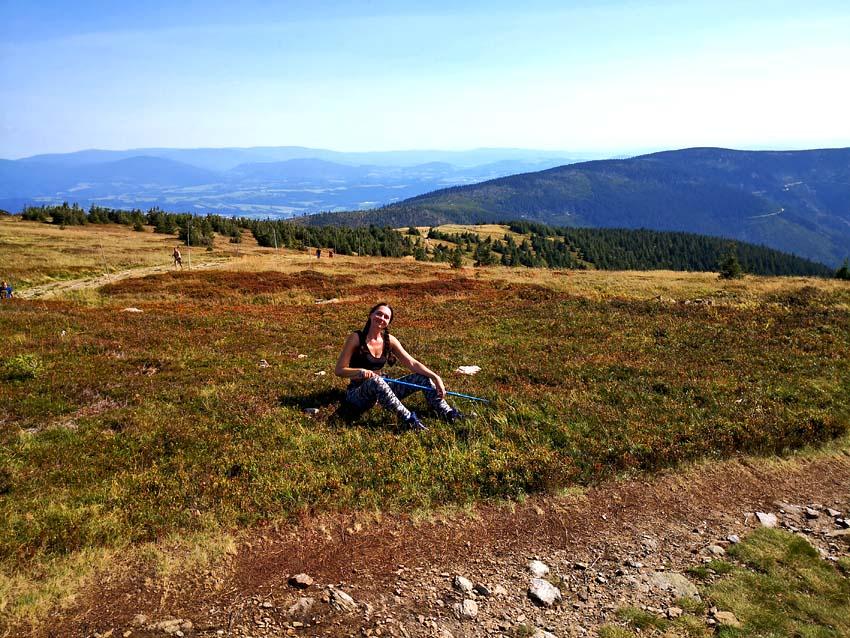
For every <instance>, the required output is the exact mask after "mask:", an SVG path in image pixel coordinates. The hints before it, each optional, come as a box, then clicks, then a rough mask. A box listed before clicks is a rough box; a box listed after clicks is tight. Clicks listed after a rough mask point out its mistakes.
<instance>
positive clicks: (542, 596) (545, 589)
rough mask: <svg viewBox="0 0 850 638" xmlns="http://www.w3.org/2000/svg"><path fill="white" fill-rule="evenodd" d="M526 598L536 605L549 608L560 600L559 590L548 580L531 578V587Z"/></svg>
mask: <svg viewBox="0 0 850 638" xmlns="http://www.w3.org/2000/svg"><path fill="white" fill-rule="evenodd" d="M528 596H529V598H531V600H532V601H534V602H535V603H537V604H540V605H544V606H545V607H551V606H552V605H554V604H555V603H559V602H561V600H562V596H561V590H560V589H558V588H557V587H555V586H554V585H553V584H552V583H550V582H549V581H548V580H543V579H542V578H532V579H531V586H530V587H529V588H528Z"/></svg>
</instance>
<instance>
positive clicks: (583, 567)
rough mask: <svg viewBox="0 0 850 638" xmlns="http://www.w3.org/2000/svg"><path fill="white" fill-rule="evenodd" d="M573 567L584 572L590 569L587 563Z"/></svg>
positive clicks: (574, 564) (576, 564) (575, 564)
mask: <svg viewBox="0 0 850 638" xmlns="http://www.w3.org/2000/svg"><path fill="white" fill-rule="evenodd" d="M573 567H575V568H576V569H578V570H579V571H584V570H586V569H587V568H588V567H590V565H588V564H587V563H573Z"/></svg>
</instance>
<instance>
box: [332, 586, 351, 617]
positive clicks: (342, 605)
mask: <svg viewBox="0 0 850 638" xmlns="http://www.w3.org/2000/svg"><path fill="white" fill-rule="evenodd" d="M328 589H329V590H330V601H329V602H330V605H331V607H333V608H334V609H336V610H337V611H344V612H351V611H355V610H356V609H357V603H356V602H354V599H353V598H352V597H351V596H349V595H348V594H346V593H345V592H344V591H342V590H341V589H336V588H335V587H329V588H328Z"/></svg>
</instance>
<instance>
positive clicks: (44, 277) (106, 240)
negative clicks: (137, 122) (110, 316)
mask: <svg viewBox="0 0 850 638" xmlns="http://www.w3.org/2000/svg"><path fill="white" fill-rule="evenodd" d="M177 243H178V240H177V237H176V236H174V235H160V234H156V233H154V232H153V230H152V229H151V228H150V227H146V228H145V232H135V231H134V230H133V229H132V228H130V227H128V226H121V225H118V224H103V225H100V224H97V225H95V224H89V225H86V226H68V227H66V228H64V229H63V228H60V227H59V226H53V225H52V224H44V223H40V222H30V221H25V220H22V219H21V218H20V217H0V253H2V255H3V266H2V268H3V271H2V273H0V277H2V278H4V279H7V280H9V281H11V282H12V285H13V286H14V287H15V288H16V289H18V290H22V289H26V288H30V287H32V286H37V285H40V284H45V283H48V282H51V281H56V280H68V279H77V278H82V277H92V276H96V275H104V274H110V273H116V272H119V271H124V270H128V269H134V268H144V267H151V266H164V267H168V266H170V265H171V251H172V249H173V248H174V246H175V245H177ZM258 250H260V249H259V248H258V247H257V244H256V242H255V241H254V238H253V237H251V236H250V234H246V235H243V242H242V244H239V245H236V244H230V243H228V242H227V240H226V239H221V238H219V239H217V241H216V249H215V250H214V251H213V252H212V253H209V252H206V251H205V250H203V249H197V248H195V249H192V250H191V251H190V250H188V249H186V248H185V247H184V248H183V255H184V263H187V265H188V262H189V261H191V260H195V261H200V260H204V261H210V260H226V259H230V258H233V257H236V256H237V255H239V254H243V255H244V254H253V253H255V252H257V251H258Z"/></svg>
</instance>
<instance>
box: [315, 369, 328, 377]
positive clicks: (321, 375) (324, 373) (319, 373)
mask: <svg viewBox="0 0 850 638" xmlns="http://www.w3.org/2000/svg"><path fill="white" fill-rule="evenodd" d="M326 374H327V372H325V371H324V370H319V371H318V372H317V373H316V376H317V377H323V376H325V375H326Z"/></svg>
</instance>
